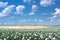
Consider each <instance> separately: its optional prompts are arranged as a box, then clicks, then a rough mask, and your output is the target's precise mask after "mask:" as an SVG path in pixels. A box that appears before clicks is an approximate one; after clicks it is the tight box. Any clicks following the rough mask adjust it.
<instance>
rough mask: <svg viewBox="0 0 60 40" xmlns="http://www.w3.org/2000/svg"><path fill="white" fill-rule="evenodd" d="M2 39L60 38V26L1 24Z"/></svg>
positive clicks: (0, 38)
mask: <svg viewBox="0 0 60 40" xmlns="http://www.w3.org/2000/svg"><path fill="white" fill-rule="evenodd" d="M0 40H60V26H47V27H46V26H45V27H44V26H33V27H32V26H29V27H28V26H24V27H23V26H22V27H13V26H11V27H10V26H9V27H7V26H4V27H3V26H1V27H0Z"/></svg>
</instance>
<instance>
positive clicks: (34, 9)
mask: <svg viewBox="0 0 60 40" xmlns="http://www.w3.org/2000/svg"><path fill="white" fill-rule="evenodd" d="M37 9H38V7H37V5H32V11H31V12H30V13H29V15H34V14H35V13H36V11H37Z"/></svg>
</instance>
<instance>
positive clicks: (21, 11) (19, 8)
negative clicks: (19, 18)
mask: <svg viewBox="0 0 60 40" xmlns="http://www.w3.org/2000/svg"><path fill="white" fill-rule="evenodd" d="M24 9H25V6H24V5H18V6H17V7H16V13H15V14H20V15H22V14H23V10H24Z"/></svg>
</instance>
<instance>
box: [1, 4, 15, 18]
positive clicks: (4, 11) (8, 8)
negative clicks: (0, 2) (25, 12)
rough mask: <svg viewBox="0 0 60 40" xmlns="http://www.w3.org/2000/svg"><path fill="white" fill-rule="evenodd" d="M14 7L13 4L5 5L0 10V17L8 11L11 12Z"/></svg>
mask: <svg viewBox="0 0 60 40" xmlns="http://www.w3.org/2000/svg"><path fill="white" fill-rule="evenodd" d="M14 7H15V5H10V6H8V7H6V8H5V9H4V10H3V11H2V12H0V17H4V16H7V15H8V14H9V13H11V12H12V10H13V8H14Z"/></svg>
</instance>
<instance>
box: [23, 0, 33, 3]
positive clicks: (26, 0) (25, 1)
mask: <svg viewBox="0 0 60 40" xmlns="http://www.w3.org/2000/svg"><path fill="white" fill-rule="evenodd" d="M31 1H32V0H23V2H24V3H27V2H28V3H30V2H31Z"/></svg>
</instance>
